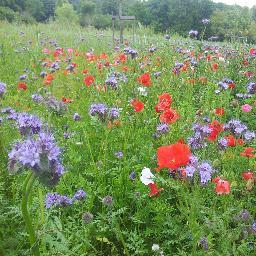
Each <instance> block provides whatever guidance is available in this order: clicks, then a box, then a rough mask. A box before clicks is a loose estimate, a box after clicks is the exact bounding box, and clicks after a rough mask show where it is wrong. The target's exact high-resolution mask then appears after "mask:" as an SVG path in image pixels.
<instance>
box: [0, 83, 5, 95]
mask: <svg viewBox="0 0 256 256" xmlns="http://www.w3.org/2000/svg"><path fill="white" fill-rule="evenodd" d="M5 91H6V84H5V83H2V82H0V97H2V96H3V95H4V93H5Z"/></svg>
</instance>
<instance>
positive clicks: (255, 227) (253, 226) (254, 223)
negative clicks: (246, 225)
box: [251, 220, 256, 232]
mask: <svg viewBox="0 0 256 256" xmlns="http://www.w3.org/2000/svg"><path fill="white" fill-rule="evenodd" d="M251 228H252V231H254V232H256V220H255V221H254V222H253V223H252V226H251Z"/></svg>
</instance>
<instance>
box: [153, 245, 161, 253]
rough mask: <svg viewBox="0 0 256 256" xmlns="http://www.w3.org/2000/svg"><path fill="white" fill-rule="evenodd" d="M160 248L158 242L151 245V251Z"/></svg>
mask: <svg viewBox="0 0 256 256" xmlns="http://www.w3.org/2000/svg"><path fill="white" fill-rule="evenodd" d="M159 250H160V246H159V245H158V244H153V245H152V251H154V252H156V251H159Z"/></svg>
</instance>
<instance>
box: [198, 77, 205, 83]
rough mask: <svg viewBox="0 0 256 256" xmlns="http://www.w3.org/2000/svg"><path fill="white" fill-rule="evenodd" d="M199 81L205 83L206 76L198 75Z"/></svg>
mask: <svg viewBox="0 0 256 256" xmlns="http://www.w3.org/2000/svg"><path fill="white" fill-rule="evenodd" d="M199 82H200V83H202V84H206V83H207V78H206V77H204V76H202V77H199Z"/></svg>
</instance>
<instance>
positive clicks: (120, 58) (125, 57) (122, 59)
mask: <svg viewBox="0 0 256 256" xmlns="http://www.w3.org/2000/svg"><path fill="white" fill-rule="evenodd" d="M126 59H127V56H126V55H125V54H124V53H122V54H120V55H119V60H120V61H121V62H122V63H124V62H126Z"/></svg>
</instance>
